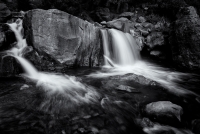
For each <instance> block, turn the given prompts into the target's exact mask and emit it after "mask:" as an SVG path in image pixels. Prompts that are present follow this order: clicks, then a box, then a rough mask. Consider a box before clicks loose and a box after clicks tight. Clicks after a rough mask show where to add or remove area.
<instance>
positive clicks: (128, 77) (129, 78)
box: [110, 74, 159, 86]
mask: <svg viewBox="0 0 200 134" xmlns="http://www.w3.org/2000/svg"><path fill="white" fill-rule="evenodd" d="M110 79H111V80H126V81H134V82H136V83H139V84H142V85H152V86H155V85H159V84H158V83H157V82H155V81H152V80H150V79H147V78H145V77H144V76H141V75H136V74H125V75H122V76H120V75H119V76H112V77H110Z"/></svg>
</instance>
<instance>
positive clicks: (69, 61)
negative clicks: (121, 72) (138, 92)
mask: <svg viewBox="0 0 200 134" xmlns="http://www.w3.org/2000/svg"><path fill="white" fill-rule="evenodd" d="M24 30H25V37H26V39H27V43H28V44H29V45H32V46H33V48H34V49H35V50H36V51H37V52H38V53H39V54H42V55H47V56H49V57H51V58H52V59H54V60H55V61H57V62H59V63H60V64H63V65H69V66H74V65H75V66H98V65H100V64H101V63H100V58H99V57H100V48H101V47H100V42H101V41H100V33H99V28H98V27H96V26H94V25H93V24H91V23H89V22H87V21H84V20H82V19H79V18H77V17H75V16H72V15H70V14H68V13H65V12H62V11H59V10H54V9H52V10H41V9H36V10H31V11H29V12H28V13H27V14H26V15H25V18H24Z"/></svg>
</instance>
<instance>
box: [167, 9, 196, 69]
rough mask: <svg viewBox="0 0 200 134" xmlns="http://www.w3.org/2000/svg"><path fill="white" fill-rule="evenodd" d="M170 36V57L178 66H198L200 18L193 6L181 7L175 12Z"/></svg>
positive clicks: (194, 67) (191, 67)
mask: <svg viewBox="0 0 200 134" xmlns="http://www.w3.org/2000/svg"><path fill="white" fill-rule="evenodd" d="M177 18H178V19H177V20H176V22H175V24H174V34H173V36H172V37H171V38H172V41H173V42H172V45H171V46H172V57H173V60H174V62H175V63H176V64H177V65H178V66H179V67H184V68H186V69H190V70H197V69H199V68H200V60H199V59H200V53H199V52H200V18H199V16H198V14H197V12H196V10H195V8H194V7H185V8H182V9H181V10H180V11H179V13H178V14H177Z"/></svg>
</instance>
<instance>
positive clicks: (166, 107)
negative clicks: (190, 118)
mask: <svg viewBox="0 0 200 134" xmlns="http://www.w3.org/2000/svg"><path fill="white" fill-rule="evenodd" d="M144 111H145V113H146V115H147V116H148V117H151V118H154V119H157V120H158V121H162V122H165V120H167V121H170V120H171V121H174V120H175V121H176V118H177V119H178V120H179V121H181V115H182V114H183V109H182V107H181V106H179V105H176V104H173V103H171V102H170V101H158V102H152V103H150V104H148V105H146V107H145V109H144Z"/></svg>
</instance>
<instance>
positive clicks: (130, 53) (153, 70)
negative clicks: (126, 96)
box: [88, 29, 196, 95]
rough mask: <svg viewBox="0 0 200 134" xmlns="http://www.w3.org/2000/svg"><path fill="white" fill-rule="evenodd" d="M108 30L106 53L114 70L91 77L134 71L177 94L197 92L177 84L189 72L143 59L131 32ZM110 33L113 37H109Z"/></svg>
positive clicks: (94, 74) (105, 38)
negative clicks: (173, 70) (170, 68)
mask: <svg viewBox="0 0 200 134" xmlns="http://www.w3.org/2000/svg"><path fill="white" fill-rule="evenodd" d="M104 32H105V31H104ZM108 32H109V33H110V34H105V33H104V36H102V37H103V38H104V39H103V40H104V42H106V43H105V44H104V49H105V51H104V54H105V57H106V58H105V59H106V60H107V63H110V64H111V66H114V68H113V69H112V70H111V69H109V70H108V72H106V73H105V72H97V73H93V74H90V75H88V76H89V77H109V76H114V75H124V74H127V73H134V74H136V75H141V76H144V77H146V78H148V79H151V80H153V81H156V82H158V83H160V84H161V85H162V86H163V87H165V88H166V89H168V91H170V92H172V93H174V94H176V95H185V94H195V93H193V92H191V91H188V90H186V89H184V88H183V87H180V86H178V85H177V84H176V81H181V77H183V76H187V74H183V73H179V72H172V71H170V70H168V69H166V68H163V67H159V66H157V65H154V64H152V63H148V62H145V61H142V60H141V58H140V54H139V47H138V45H137V43H136V41H135V39H134V38H133V37H132V36H131V35H130V34H128V33H123V32H121V31H118V30H115V29H110V30H108ZM108 35H110V36H111V37H107V36H108ZM108 38H111V41H112V49H113V50H109V49H108V45H110V44H108V41H105V40H107V39H108ZM105 45H107V46H105ZM107 51H112V53H113V54H112V56H111V55H108V53H109V52H107ZM195 95H196V94H195Z"/></svg>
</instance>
